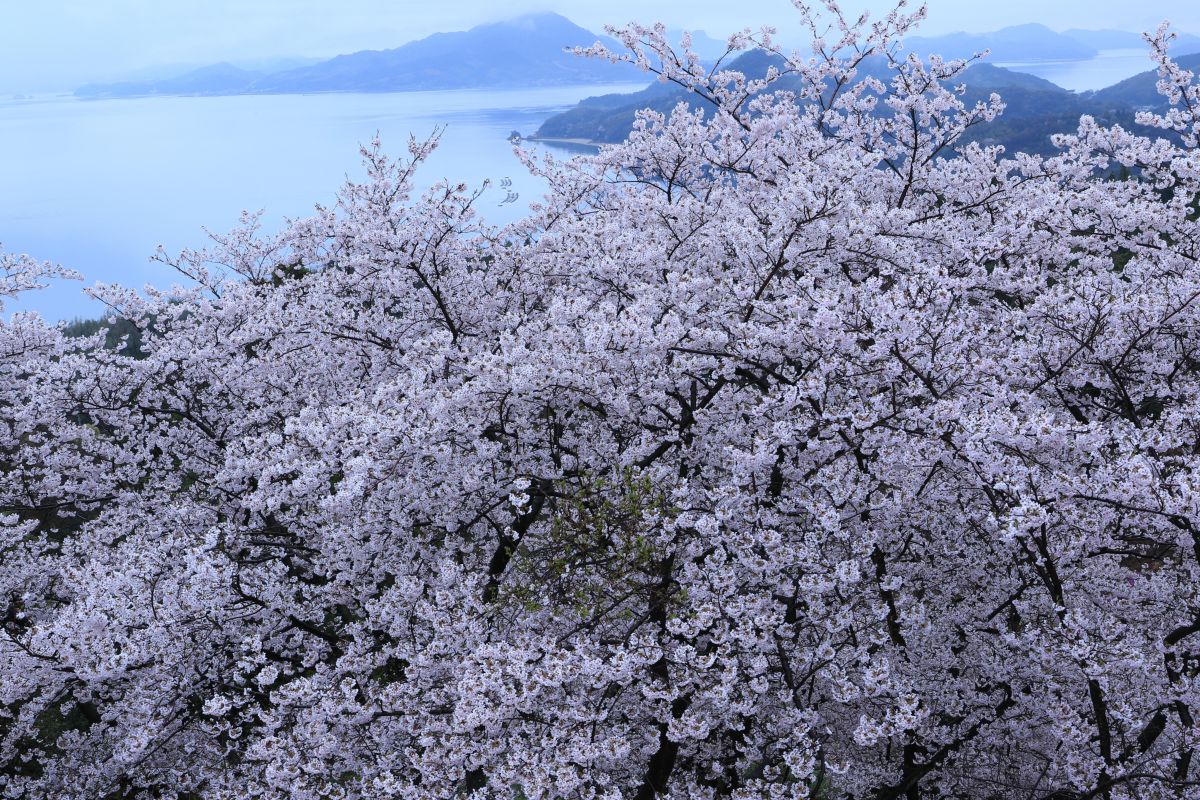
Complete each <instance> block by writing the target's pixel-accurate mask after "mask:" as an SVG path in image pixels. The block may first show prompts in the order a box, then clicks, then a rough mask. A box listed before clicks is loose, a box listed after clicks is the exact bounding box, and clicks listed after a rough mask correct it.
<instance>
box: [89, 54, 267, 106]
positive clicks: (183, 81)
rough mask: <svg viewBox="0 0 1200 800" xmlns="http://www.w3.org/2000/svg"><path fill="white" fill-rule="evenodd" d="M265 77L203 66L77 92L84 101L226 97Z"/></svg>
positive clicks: (229, 67) (226, 66)
mask: <svg viewBox="0 0 1200 800" xmlns="http://www.w3.org/2000/svg"><path fill="white" fill-rule="evenodd" d="M262 77H263V73H261V72H251V71H250V70H245V69H240V68H238V67H235V66H233V65H232V64H225V63H223V64H214V65H212V66H211V67H201V68H200V69H197V70H192V71H191V72H188V73H185V74H183V75H180V76H178V77H175V78H167V79H165V80H153V81H127V82H125V83H107V84H88V85H87V86H81V87H80V88H78V89H76V90H75V96H76V97H80V98H85V99H95V98H101V97H145V96H150V95H224V94H238V93H240V92H242V91H244V90H245V88H246V87H247V86H250V85H252V84H253V83H254V82H255V81H257V80H259V79H260V78H262Z"/></svg>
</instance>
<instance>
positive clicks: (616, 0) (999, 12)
mask: <svg viewBox="0 0 1200 800" xmlns="http://www.w3.org/2000/svg"><path fill="white" fill-rule="evenodd" d="M890 6H891V3H890V2H888V1H887V0H844V3H843V7H844V8H845V9H846V10H847V12H850V11H857V10H859V9H861V8H867V9H870V10H872V11H873V12H874V13H875V14H876V15H878V14H879V13H880V12H882V11H884V10H886V9H887V8H890ZM929 7H930V15H929V19H928V21H927V22H926V24H925V26H924V27H923V28H922V29H921V33H922V34H925V35H934V34H938V33H946V32H950V31H957V30H967V31H972V32H984V31H989V30H995V29H996V28H1000V27H1003V26H1005V25H1012V24H1019V23H1023V22H1041V23H1043V24H1045V25H1048V26H1049V27H1051V28H1055V29H1059V30H1061V29H1065V28H1071V27H1081V28H1108V27H1111V28H1120V29H1124V30H1134V31H1141V30H1147V29H1150V28H1153V27H1154V26H1155V25H1157V23H1158V22H1159V21H1161V20H1163V19H1170V20H1172V21H1173V22H1174V23H1175V25H1176V26H1177V28H1178V29H1180V30H1183V31H1188V32H1196V33H1200V2H1197V0H1137V1H1136V2H1130V0H1120V2H1118V1H1117V0H929ZM0 9H2V11H0V90H2V91H41V90H48V89H57V88H70V87H73V86H74V85H76V84H78V83H82V82H86V81H88V80H109V79H112V78H114V77H118V76H121V75H123V74H127V73H129V72H132V71H135V70H139V69H141V68H145V67H150V66H156V65H171V64H196V63H209V62H215V61H221V60H239V59H253V58H263V57H277V56H330V55H336V54H338V53H345V52H351V51H354V50H362V49H383V48H389V47H397V46H399V45H401V44H403V43H404V42H407V41H411V40H413V39H418V38H421V37H423V36H426V35H428V34H430V33H435V32H437V31H447V30H463V29H466V28H469V27H471V26H473V25H476V24H479V23H481V22H488V21H494V20H496V19H501V18H504V17H508V16H515V15H517V14H521V13H525V12H529V11H544V10H552V11H557V12H559V13H561V14H563V15H565V16H567V17H569V18H571V19H572V20H574V21H575V22H577V23H579V24H580V25H583V26H584V27H587V28H589V29H592V30H597V31H598V30H599V29H600V28H601V27H602V26H603V25H604V24H605V23H614V24H621V23H625V22H628V21H630V20H638V21H643V22H651V21H654V20H656V19H661V20H663V21H664V22H666V23H668V25H670V26H672V27H687V28H692V29H703V30H705V31H707V32H708V33H709V34H711V35H714V36H717V37H719V38H723V37H724V36H725V35H726V34H728V33H729V32H730V31H732V30H737V29H740V28H742V27H746V26H751V27H758V26H760V25H764V24H770V25H774V26H775V27H777V28H779V29H780V33H781V34H784V35H785V36H786V34H787V32H788V29H789V26H794V25H795V21H796V13H795V11H794V9H793V8H792V5H791V2H790V1H789V0H731V1H727V2H719V1H716V0H442V2H430V0H0Z"/></svg>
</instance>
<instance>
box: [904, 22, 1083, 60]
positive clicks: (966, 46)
mask: <svg viewBox="0 0 1200 800" xmlns="http://www.w3.org/2000/svg"><path fill="white" fill-rule="evenodd" d="M904 45H905V47H906V48H907V49H908V50H911V51H913V52H915V53H919V54H921V55H929V54H937V55H940V56H945V57H946V58H970V57H971V56H972V55H974V54H975V53H980V52H983V51H984V50H987V49H989V48H990V49H991V51H992V55H991V60H992V61H1070V60H1075V59H1085V58H1092V57H1093V56H1095V55H1096V51H1097V50H1098V48H1096V47H1094V46H1092V45H1090V44H1086V43H1084V42H1080V41H1078V40H1076V39H1074V38H1072V37H1070V36H1065V35H1063V34H1061V33H1055V32H1054V31H1052V30H1050V29H1049V28H1047V27H1046V26H1045V25H1037V24H1029V25H1014V26H1012V27H1009V28H1002V29H1000V30H998V31H994V32H993V33H950V34H946V35H945V36H934V37H923V36H914V37H911V38H908V39H905V40H904Z"/></svg>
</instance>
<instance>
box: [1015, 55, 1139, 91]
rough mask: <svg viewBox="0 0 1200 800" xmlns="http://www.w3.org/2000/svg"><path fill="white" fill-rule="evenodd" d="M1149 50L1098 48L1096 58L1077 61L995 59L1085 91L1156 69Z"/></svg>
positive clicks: (1062, 84)
mask: <svg viewBox="0 0 1200 800" xmlns="http://www.w3.org/2000/svg"><path fill="white" fill-rule="evenodd" d="M1149 52H1150V51H1149V48H1133V49H1121V50H1101V51H1100V52H1099V53H1098V54H1097V55H1096V56H1095V57H1093V58H1088V59H1083V60H1079V61H998V62H996V66H998V67H1007V68H1008V69H1011V70H1015V71H1016V72H1028V73H1029V74H1031V75H1037V76H1038V77H1039V78H1045V79H1046V80H1048V81H1050V82H1051V83H1056V84H1058V85H1059V86H1061V87H1063V88H1064V89H1070V90H1071V91H1075V92H1084V91H1088V90H1093V89H1103V88H1105V87H1107V86H1112V85H1113V84H1114V83H1120V82H1121V81H1123V80H1125V79H1126V78H1132V77H1133V76H1134V75H1137V74H1138V73H1139V72H1145V71H1147V70H1151V69H1157V68H1158V67H1157V65H1156V64H1155V63H1154V62H1153V61H1151V60H1150V55H1149Z"/></svg>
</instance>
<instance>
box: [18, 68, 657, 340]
mask: <svg viewBox="0 0 1200 800" xmlns="http://www.w3.org/2000/svg"><path fill="white" fill-rule="evenodd" d="M640 86H641V85H640V84H639V85H637V86H630V85H628V84H619V85H614V86H596V85H590V86H578V87H560V88H542V89H527V90H509V91H443V92H409V93H403V94H316V95H271V96H239V97H157V98H145V99H135V100H104V101H77V100H74V99H72V98H47V99H40V100H32V101H29V100H26V101H15V100H9V101H4V102H0V153H3V155H2V156H0V186H2V187H3V188H4V191H3V192H0V244H2V246H3V249H4V250H5V251H6V252H23V253H29V254H30V255H32V256H35V257H36V258H39V259H42V260H49V261H55V262H58V263H61V264H63V265H64V266H67V267H70V268H72V269H75V270H77V271H79V272H81V273H83V275H84V277H85V281H84V283H83V284H80V283H79V282H74V281H72V282H63V283H61V284H59V285H55V286H54V287H52V288H50V289H48V290H46V291H42V292H34V293H31V294H30V295H28V296H27V297H25V298H23V300H22V303H21V304H17V305H14V306H12V308H31V309H36V310H38V311H40V312H42V313H43V314H44V315H45V316H46V317H47V318H50V319H70V318H73V317H76V316H85V317H94V316H98V315H100V314H102V313H103V308H102V307H101V306H99V304H97V303H96V302H94V301H92V300H89V299H88V298H86V297H85V296H84V295H83V294H82V291H81V289H82V286H83V285H91V284H93V283H95V282H96V281H102V282H116V283H122V284H124V285H127V286H132V287H137V288H140V287H141V286H142V285H144V284H146V283H150V284H153V285H155V286H160V287H166V286H169V285H171V284H172V283H173V282H176V281H177V280H178V279H179V276H178V275H177V274H176V273H174V272H173V271H171V270H170V269H168V268H166V267H164V266H162V265H159V264H156V263H150V261H149V258H150V256H152V255H153V254H154V252H155V248H156V247H157V245H159V244H162V245H164V246H165V247H166V249H167V251H168V252H170V253H176V252H178V251H179V250H180V249H181V248H184V247H199V246H203V245H204V244H205V243H206V242H207V236H206V234H205V232H204V228H206V227H207V228H208V229H210V230H212V231H214V232H217V233H223V232H225V231H227V230H229V229H230V228H232V227H233V226H235V225H236V224H237V222H238V217H239V215H240V213H241V211H242V210H243V209H248V210H258V209H265V211H266V213H265V215H264V228H265V229H266V230H267V231H271V230H274V229H276V228H278V227H279V225H280V224H282V222H283V220H284V218H285V217H298V216H306V215H308V214H309V213H311V211H312V209H313V205H314V204H316V203H322V204H330V203H332V202H333V201H334V195H335V193H336V191H337V190H338V188H339V187H340V186H341V184H342V183H343V181H344V180H345V178H346V176H347V175H349V176H351V177H362V176H363V170H362V168H361V160H360V156H359V151H358V146H359V144H360V143H367V142H369V141H370V140H371V139H372V137H374V136H375V135H376V134H377V133H378V134H379V136H380V137H381V139H382V142H383V146H384V149H385V151H386V152H387V153H388V154H389V155H391V156H393V157H395V156H401V155H406V152H407V151H406V148H407V144H408V138H409V135H410V134H412V135H415V136H417V137H419V138H424V137H427V136H429V135H430V134H431V133H433V132H434V130H436V129H437V128H438V127H439V126H444V128H445V130H444V133H443V135H442V140H441V146H440V147H439V148H438V150H437V152H436V153H435V154H434V155H433V157H432V158H431V159H430V160H429V162H428V163H427V164H425V165H424V167H423V168H422V169H420V170H419V171H418V173H417V185H418V188H426V187H428V186H430V185H432V184H433V183H435V182H437V181H439V180H442V179H447V180H450V181H453V182H458V181H465V182H466V183H467V184H468V185H469V186H477V185H479V184H481V183H482V182H483V181H484V180H485V179H491V181H492V186H491V188H489V189H488V190H487V192H486V193H485V194H484V195H483V196H482V197H481V198H480V201H479V205H478V206H477V208H478V209H479V210H480V212H481V213H482V214H483V216H484V218H485V219H486V220H488V221H489V222H492V223H495V224H504V223H507V222H510V221H513V220H515V219H517V218H519V217H520V216H523V215H524V214H525V213H527V212H528V203H529V202H530V201H532V200H539V199H541V195H542V192H543V191H544V188H545V187H544V185H543V184H542V182H541V181H540V180H539V179H536V178H533V177H532V176H530V175H529V174H528V173H527V172H526V171H525V169H524V167H523V166H522V165H521V163H520V162H519V161H518V160H517V159H516V158H515V157H514V156H513V153H512V148H511V146H510V145H509V143H508V141H507V137H508V135H509V133H510V132H511V131H513V130H517V131H520V132H521V133H524V134H529V133H532V132H533V131H534V130H535V129H536V128H537V127H538V125H539V124H540V123H541V122H542V121H543V120H544V119H546V118H547V117H549V116H551V115H552V114H554V113H557V112H558V111H561V110H563V109H565V108H568V107H570V106H572V105H574V104H575V103H576V102H577V101H579V100H580V99H582V98H584V97H587V96H590V95H595V94H602V93H605V92H616V91H622V92H626V91H632V90H634V89H636V88H640ZM506 178H507V179H509V180H511V182H512V184H511V187H502V186H501V183H502V181H504V179H506ZM509 191H511V192H513V193H515V194H517V195H519V199H517V200H516V201H514V202H505V200H507V199H508V198H509V195H508V192H509ZM9 310H11V308H10V309H9Z"/></svg>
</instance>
